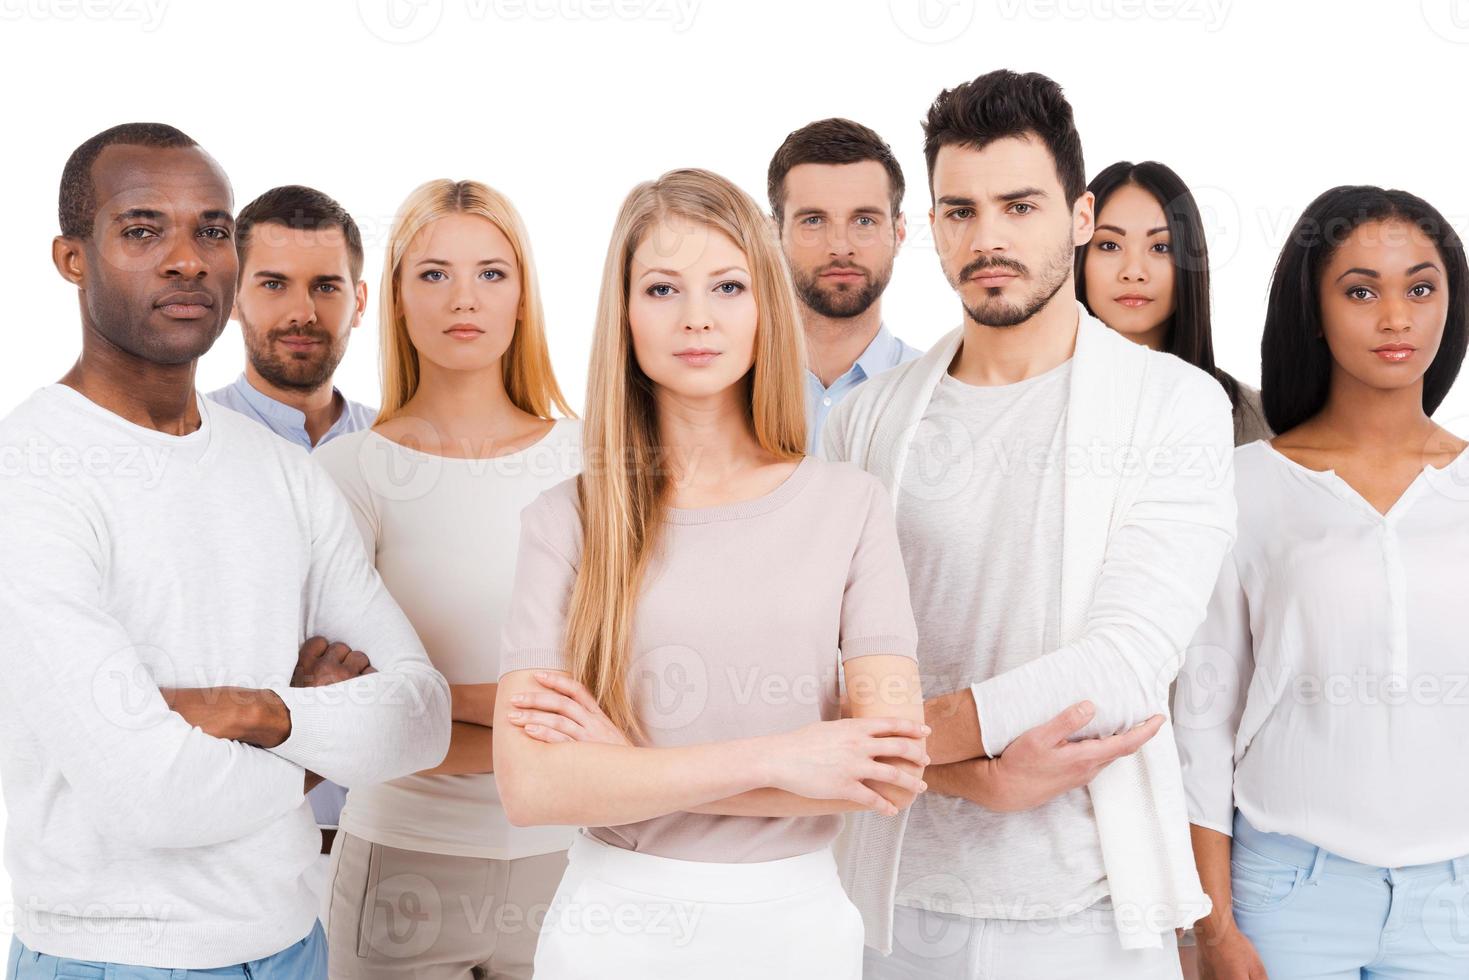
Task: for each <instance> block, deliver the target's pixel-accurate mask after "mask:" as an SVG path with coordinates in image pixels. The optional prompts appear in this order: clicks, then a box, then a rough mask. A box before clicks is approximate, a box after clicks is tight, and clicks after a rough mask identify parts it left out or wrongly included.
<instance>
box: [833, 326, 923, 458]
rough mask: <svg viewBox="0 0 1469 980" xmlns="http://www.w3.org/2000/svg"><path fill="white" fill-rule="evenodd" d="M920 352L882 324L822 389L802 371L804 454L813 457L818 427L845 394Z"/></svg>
mask: <svg viewBox="0 0 1469 980" xmlns="http://www.w3.org/2000/svg"><path fill="white" fill-rule="evenodd" d="M922 353H923V351H921V350H917V349H916V348H913V347H909V346H908V345H907V344H905V343H903V342H902V341H901V340H899V339H898V338H897V337H894V336H893V335H892V334H891V333H889V332H888V328H887V325H886V324H880V325H879V326H878V328H877V336H875V337H873V338H872V343H870V344H868V345H867V349H866V350H864V351H863V352H862V353H861V355H859V356H858V358H857V360H856V361H854V362H853V363H852V367H851V369H850V370H849V371H847V373H846V374H844V375H842V376H841V377H840V378H837V379H836V380H835V381H833V382H832V383H831V387H830V388H823V387H822V385H821V379H820V378H818V377H817V376H816V375H815V374H812V373H811V372H810V371H807V372H806V452H808V453H810V454H811V455H813V456H814V455H817V453H818V451H819V450H820V448H821V428H822V426H824V425H825V424H826V417H827V415H829V414H830V413H831V410H832V409H833V408H835V407H836V405H837V403H838V402H840V401H841V400H842V399H843V398H845V397H847V395H849V394H851V393H852V389H854V388H856V387H857V386H858V385H860V384H861V383H862V382H864V381H866V380H867V379H868V378H870V377H872V376H873V375H875V374H881V373H882V372H884V371H889V370H892V369H893V368H895V367H897V366H898V365H899V364H902V363H904V362H905V361H911V360H913V359H914V358H915V357H918V356H919V355H920V354H922Z"/></svg>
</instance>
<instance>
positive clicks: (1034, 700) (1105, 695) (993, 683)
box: [971, 628, 1177, 757]
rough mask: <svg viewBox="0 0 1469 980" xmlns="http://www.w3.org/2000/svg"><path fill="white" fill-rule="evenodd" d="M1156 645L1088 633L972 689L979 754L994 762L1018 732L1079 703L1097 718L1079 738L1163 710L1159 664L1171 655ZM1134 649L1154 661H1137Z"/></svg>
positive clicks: (1164, 681)
mask: <svg viewBox="0 0 1469 980" xmlns="http://www.w3.org/2000/svg"><path fill="white" fill-rule="evenodd" d="M1160 642H1161V641H1160V640H1159V638H1158V637H1156V636H1148V635H1146V634H1144V633H1143V632H1141V631H1138V630H1133V629H1118V628H1099V629H1094V630H1091V631H1089V632H1088V633H1086V634H1085V635H1083V636H1082V637H1081V638H1080V639H1079V640H1077V641H1076V642H1075V643H1072V644H1069V645H1067V646H1065V647H1062V648H1061V649H1060V650H1057V651H1055V652H1053V653H1048V654H1046V655H1045V656H1043V657H1040V658H1039V659H1036V660H1032V661H1030V662H1029V663H1027V664H1024V665H1022V666H1020V667H1017V668H1015V669H1014V670H1010V671H1006V672H1005V673H1003V674H998V675H996V676H995V677H991V678H990V679H989V680H986V681H981V682H980V683H977V684H974V685H972V686H971V690H972V691H973V695H974V703H975V708H976V712H977V715H978V720H979V726H980V727H981V730H982V740H983V746H984V749H985V752H986V754H987V755H990V756H992V757H993V756H998V755H999V754H1000V753H1001V752H1003V751H1004V750H1005V748H1006V746H1008V745H1009V744H1010V743H1011V742H1013V741H1014V740H1015V739H1016V738H1017V737H1019V736H1020V734H1021V733H1022V732H1025V731H1027V730H1029V729H1031V728H1034V727H1036V726H1037V725H1040V724H1043V723H1045V722H1047V721H1049V720H1050V719H1052V718H1054V717H1055V716H1056V715H1058V714H1060V713H1061V712H1062V711H1064V710H1065V709H1066V708H1068V707H1070V706H1071V705H1073V704H1076V703H1078V702H1081V701H1090V702H1092V704H1093V705H1094V706H1095V708H1096V713H1095V715H1094V716H1093V717H1092V720H1091V721H1090V722H1089V723H1088V724H1087V725H1086V726H1085V727H1084V728H1082V729H1080V730H1078V731H1077V733H1076V735H1077V737H1080V738H1099V737H1102V736H1106V735H1116V734H1117V733H1119V732H1123V731H1126V730H1127V729H1129V728H1131V727H1133V726H1134V725H1137V724H1139V723H1140V722H1142V721H1144V720H1146V719H1147V718H1148V717H1150V716H1151V715H1154V714H1158V713H1160V712H1164V711H1166V709H1167V698H1168V684H1169V682H1170V681H1171V680H1172V679H1173V672H1170V671H1167V669H1166V666H1165V662H1166V661H1167V660H1168V659H1170V657H1173V658H1176V656H1177V654H1176V652H1175V653H1172V654H1170V653H1169V652H1168V651H1166V650H1162V651H1158V650H1157V647H1158V645H1159V643H1160ZM1140 648H1145V649H1147V650H1149V651H1150V652H1151V653H1153V654H1154V655H1149V656H1143V655H1140V652H1139V651H1140ZM1175 670H1176V668H1175ZM1149 671H1151V673H1148V672H1149ZM1140 672H1141V673H1142V674H1143V675H1145V676H1140Z"/></svg>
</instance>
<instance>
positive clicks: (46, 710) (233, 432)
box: [0, 123, 450, 980]
mask: <svg viewBox="0 0 1469 980" xmlns="http://www.w3.org/2000/svg"><path fill="white" fill-rule="evenodd" d="M231 210H232V200H231V193H230V187H229V183H228V181H227V179H226V178H225V175H224V173H223V172H222V171H221V170H220V168H219V166H218V165H217V164H216V163H215V162H214V160H213V159H212V158H210V157H209V156H208V155H207V154H206V153H204V152H203V150H201V149H200V148H199V147H198V146H197V145H195V143H194V141H193V140H191V139H189V138H188V137H187V136H185V135H184V134H183V133H180V132H179V131H178V130H175V129H173V128H172V127H168V126H163V125H159V124H151V123H141V124H140V123H134V124H127V125H124V126H119V127H115V128H114V129H111V130H108V131H106V132H104V133H100V134H98V135H97V136H95V137H93V138H92V139H90V140H88V141H87V142H86V143H83V144H82V145H81V146H80V147H78V149H77V150H76V151H75V152H74V153H73V154H72V157H71V159H70V160H69V161H68V163H67V166H66V169H65V172H64V174H63V178H62V184H61V196H60V218H61V230H62V234H61V235H60V236H58V237H57V238H56V239H55V242H54V244H53V248H52V252H53V258H54V261H55V264H56V267H57V269H58V270H59V271H60V272H61V274H62V276H63V277H64V278H65V279H67V280H68V281H69V282H71V283H72V284H73V285H75V286H76V287H77V294H78V298H79V300H80V308H81V314H82V351H81V356H80V357H79V358H78V360H77V362H76V364H75V365H74V366H73V367H72V368H71V369H70V370H69V371H68V372H67V373H66V375H65V376H64V377H63V378H62V379H61V381H60V383H58V384H53V385H49V386H47V387H45V388H42V389H41V390H39V391H38V392H36V393H35V394H34V395H32V396H31V397H30V398H29V399H27V400H26V401H25V402H24V403H22V404H21V405H20V406H19V407H18V408H17V409H16V410H15V411H14V412H13V413H11V414H10V415H9V416H8V417H7V418H5V419H4V420H3V421H0V469H3V473H4V480H3V482H0V619H3V621H4V623H5V627H4V632H3V634H0V778H3V781H4V789H5V804H6V807H7V811H8V832H7V839H6V850H5V858H6V864H7V867H8V869H9V872H10V874H11V877H12V879H13V882H14V901H15V912H14V915H15V934H16V935H15V939H14V940H13V943H12V947H11V951H10V959H9V964H8V965H9V972H8V976H9V977H10V978H12V980H29V978H32V977H41V976H45V977H48V978H49V977H53V976H58V977H59V976H73V975H75V976H94V975H95V976H101V975H102V972H103V970H104V964H118V965H119V966H116V967H114V966H106V967H105V972H106V974H107V975H108V976H113V975H114V974H115V975H117V976H119V977H122V976H126V977H128V978H129V980H131V978H134V977H138V978H143V977H148V978H152V977H158V978H164V977H174V978H177V977H183V976H186V975H189V974H188V973H187V971H189V970H195V969H212V968H221V967H234V968H238V969H239V970H240V974H239V975H243V976H247V977H254V978H256V980H266V978H277V977H278V978H282V980H284V978H290V980H298V978H317V977H325V975H326V972H325V961H326V951H325V941H324V938H323V934H322V929H321V926H320V924H319V923H318V922H317V921H316V907H317V906H316V900H315V898H314V897H313V895H312V894H311V892H310V890H309V889H308V888H307V886H306V884H305V882H304V881H303V874H304V873H305V871H306V870H307V868H308V867H309V865H310V864H311V863H312V860H313V858H314V856H315V855H316V854H317V851H318V845H319V842H320V837H319V835H318V833H317V831H316V828H315V826H314V823H313V820H312V816H311V810H310V807H309V806H308V805H307V803H306V799H305V791H306V789H307V788H308V786H309V785H311V784H313V783H314V782H315V781H316V780H317V779H319V778H321V777H325V778H329V779H332V780H334V781H336V782H338V783H341V784H343V785H346V786H349V787H350V786H352V785H355V784H359V783H376V782H381V781H384V780H387V779H392V778H395V777H398V776H401V775H404V774H406V773H409V772H414V771H417V770H420V769H424V768H428V767H431V766H433V765H436V764H437V763H438V762H439V761H440V760H441V759H442V758H443V756H444V754H445V751H446V750H447V747H448V741H449V730H450V720H449V690H448V685H447V684H446V683H445V681H444V679H443V677H442V676H441V675H440V674H439V673H438V672H437V671H435V670H434V669H433V668H432V666H430V664H429V661H428V658H427V657H426V655H425V653H424V650H423V647H422V645H421V644H420V643H419V641H418V638H417V637H416V636H415V634H414V632H413V629H412V627H411V626H410V625H409V624H408V621H407V620H406V619H405V618H404V616H403V614H402V612H401V611H400V610H399V609H398V607H397V606H396V605H395V604H394V602H393V600H392V599H391V598H390V596H389V595H388V593H387V591H386V590H385V589H384V587H383V585H382V583H381V581H380V580H379V579H378V576H377V574H376V572H374V571H373V568H372V565H371V564H370V562H369V560H368V557H367V555H366V554H365V552H364V549H363V547H362V541H361V538H360V536H359V535H358V533H357V531H356V528H355V527H354V525H353V523H352V518H351V515H350V513H349V512H348V508H347V505H346V502H345V501H344V500H343V499H342V498H341V496H340V495H339V493H338V492H337V490H336V488H335V486H334V485H333V483H332V481H331V480H330V478H329V477H327V476H326V474H325V473H324V472H323V471H321V470H320V469H318V467H317V465H316V464H315V463H313V462H312V461H311V460H310V458H309V457H308V456H307V454H306V453H305V452H304V451H303V450H301V449H300V448H298V447H295V446H292V445H290V444H289V443H287V442H285V441H284V440H281V439H278V438H276V437H275V436H274V435H272V434H271V433H270V432H269V431H268V430H266V429H265V428H263V427H261V426H258V425H256V424H255V423H254V422H252V421H250V420H249V419H246V418H244V417H243V416H241V415H238V414H236V413H234V412H231V411H229V410H228V409H224V408H222V407H220V406H217V405H215V404H214V403H212V402H210V401H208V400H206V399H203V398H201V397H199V395H198V394H197V392H196V391H195V389H194V371H195V365H196V362H197V359H198V358H199V357H200V356H201V355H202V354H203V353H204V352H205V351H207V350H208V349H209V347H210V345H211V344H212V343H213V342H214V340H215V339H216V338H217V337H218V336H219V334H220V332H221V331H222V330H223V329H224V326H225V323H226V320H227V318H228V316H229V312H230V306H231V303H232V300H233V297H234V291H235V283H236V273H237V264H236V263H237V259H236V255H235V245H234V242H233V239H232V231H233V224H232V218H231ZM308 638H311V639H308ZM327 640H331V641H334V642H332V643H331V644H328V642H327ZM303 641H305V642H304V644H303ZM369 657H370V660H371V665H370V666H369V663H368V658H369ZM334 681H335V682H336V683H333V682H334ZM311 685H317V686H311ZM232 975H234V974H232Z"/></svg>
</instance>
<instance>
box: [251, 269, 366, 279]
mask: <svg viewBox="0 0 1469 980" xmlns="http://www.w3.org/2000/svg"><path fill="white" fill-rule="evenodd" d="M255 278H256V279H285V280H287V281H290V278H291V277H290V276H288V275H286V274H285V273H284V272H271V271H270V270H269V269H261V270H260V271H259V272H256V273H255ZM311 281H312V282H346V281H347V277H346V276H339V275H336V274H335V273H332V274H330V275H321V276H312V277H311Z"/></svg>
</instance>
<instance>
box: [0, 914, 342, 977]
mask: <svg viewBox="0 0 1469 980" xmlns="http://www.w3.org/2000/svg"><path fill="white" fill-rule="evenodd" d="M206 977H208V978H211V980H217V978H221V977H243V978H250V980H326V934H325V933H324V932H323V931H322V928H321V923H320V922H317V923H316V924H315V925H314V926H312V927H311V932H310V933H308V934H307V936H306V938H305V939H302V940H301V941H299V942H296V943H292V944H291V945H290V946H287V947H286V948H285V949H283V950H281V951H280V952H279V953H273V954H271V955H270V956H267V957H265V958H264V959H259V960H251V961H249V962H248V963H237V964H236V965H234V966H220V967H215V968H214V969H212V970H185V969H169V968H167V967H152V966H128V965H126V964H123V963H95V962H92V961H90V960H68V959H62V958H61V957H57V956H48V955H47V954H45V953H37V952H36V951H35V950H33V949H31V948H30V947H28V946H26V944H25V943H23V942H21V941H20V940H19V939H16V938H14V937H11V940H10V959H9V965H8V968H7V969H6V971H5V978H6V980H204V978H206Z"/></svg>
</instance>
